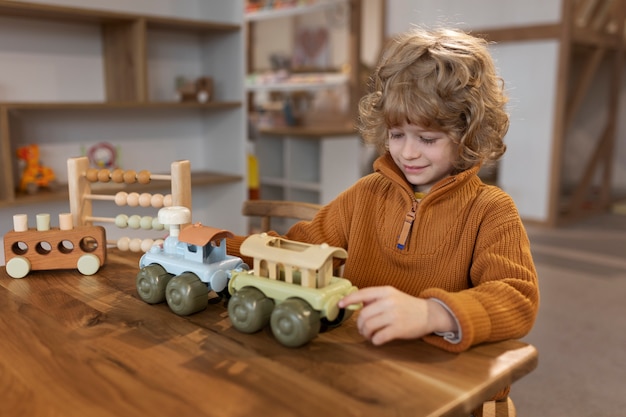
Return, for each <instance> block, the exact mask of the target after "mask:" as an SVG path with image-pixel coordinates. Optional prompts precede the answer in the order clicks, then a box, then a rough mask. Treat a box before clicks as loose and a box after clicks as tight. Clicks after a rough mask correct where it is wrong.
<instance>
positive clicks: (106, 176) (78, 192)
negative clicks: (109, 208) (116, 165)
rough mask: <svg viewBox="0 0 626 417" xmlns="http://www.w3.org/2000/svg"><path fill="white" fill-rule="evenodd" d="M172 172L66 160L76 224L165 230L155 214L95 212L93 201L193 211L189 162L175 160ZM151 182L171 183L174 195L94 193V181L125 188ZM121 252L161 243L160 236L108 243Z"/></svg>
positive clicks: (139, 250) (138, 250) (147, 248)
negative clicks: (182, 208) (95, 165)
mask: <svg viewBox="0 0 626 417" xmlns="http://www.w3.org/2000/svg"><path fill="white" fill-rule="evenodd" d="M170 168H171V172H170V174H152V173H151V172H150V171H147V170H143V171H139V172H136V171H134V170H126V171H125V170H122V169H115V170H113V171H111V170H109V169H106V168H104V169H97V168H90V167H89V159H88V158H87V157H78V158H70V159H68V161H67V171H68V189H69V200H70V211H71V213H72V217H73V220H74V223H75V224H77V225H80V226H84V225H91V224H93V223H94V222H100V223H110V224H113V225H115V227H118V228H122V229H124V228H130V229H143V230H157V231H158V230H163V225H162V224H160V223H159V222H158V219H157V218H155V217H152V216H139V215H137V214H134V215H128V214H119V215H117V216H115V217H102V216H94V215H93V204H92V202H93V201H95V200H97V201H110V202H114V203H115V204H116V205H117V206H129V207H144V208H148V207H153V208H157V209H159V208H162V207H168V206H183V207H187V208H188V209H190V210H191V165H190V163H189V161H176V162H173V163H172V164H171V167H170ZM152 181H166V182H169V183H170V186H171V194H166V195H163V194H159V193H157V194H150V193H141V194H140V193H137V192H126V191H119V192H117V193H116V194H114V195H112V194H98V193H94V192H92V184H95V183H109V182H113V183H114V184H117V185H118V186H120V188H123V187H125V186H128V185H130V184H135V183H138V184H148V183H150V182H152ZM107 243H108V244H109V245H111V246H116V247H117V248H118V249H120V250H122V251H128V250H130V251H133V252H146V251H148V250H149V249H150V247H151V246H152V245H154V244H160V243H161V241H160V240H159V239H156V240H154V239H151V238H145V239H140V238H130V237H126V236H125V237H122V238H120V239H118V240H117V241H113V242H107Z"/></svg>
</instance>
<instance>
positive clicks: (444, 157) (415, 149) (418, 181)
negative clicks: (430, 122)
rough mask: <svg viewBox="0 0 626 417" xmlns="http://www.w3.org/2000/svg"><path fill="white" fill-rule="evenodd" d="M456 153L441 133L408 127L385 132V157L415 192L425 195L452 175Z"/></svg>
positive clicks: (451, 142) (395, 127)
mask: <svg viewBox="0 0 626 417" xmlns="http://www.w3.org/2000/svg"><path fill="white" fill-rule="evenodd" d="M456 149H457V145H456V144H455V143H454V141H453V140H452V138H451V137H450V136H448V135H447V134H445V133H442V132H438V131H433V130H429V129H425V128H423V127H421V126H418V125H414V124H409V123H404V124H403V125H401V126H394V127H392V128H391V129H389V153H390V154H391V157H392V158H393V160H394V162H395V163H396V165H397V166H398V168H400V170H401V171H402V172H403V173H404V176H405V177H406V179H407V180H408V181H409V183H411V184H413V185H414V186H415V190H416V191H420V192H428V191H430V188H431V187H432V186H433V185H434V184H435V183H436V182H437V181H439V180H441V179H443V178H445V177H447V176H448V175H450V174H451V173H452V171H453V170H454V166H453V164H452V162H453V161H454V155H455V151H456Z"/></svg>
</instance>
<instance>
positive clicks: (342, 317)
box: [321, 308, 354, 332]
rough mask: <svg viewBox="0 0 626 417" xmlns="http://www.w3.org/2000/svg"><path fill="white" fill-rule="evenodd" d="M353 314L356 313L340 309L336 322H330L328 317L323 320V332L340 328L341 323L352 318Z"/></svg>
mask: <svg viewBox="0 0 626 417" xmlns="http://www.w3.org/2000/svg"><path fill="white" fill-rule="evenodd" d="M352 313H354V310H348V309H345V308H342V309H339V314H338V315H337V317H336V318H335V319H334V320H329V319H328V318H327V317H324V318H322V321H321V322H322V328H321V331H323V332H325V331H326V330H330V329H333V328H335V327H337V326H339V325H340V324H341V323H343V322H344V321H346V320H348V319H349V318H350V317H352Z"/></svg>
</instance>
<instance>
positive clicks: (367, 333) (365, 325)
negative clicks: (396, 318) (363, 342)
mask: <svg viewBox="0 0 626 417" xmlns="http://www.w3.org/2000/svg"><path fill="white" fill-rule="evenodd" d="M361 313H365V314H359V317H358V318H357V328H358V329H359V333H360V334H361V335H362V336H363V337H365V338H366V339H371V338H372V337H373V336H374V335H375V334H376V333H377V332H379V331H381V330H382V329H384V328H385V327H388V326H389V325H390V324H391V323H390V321H389V315H388V314H387V313H386V311H384V310H378V309H370V308H369V307H367V311H365V309H364V311H362V312H361Z"/></svg>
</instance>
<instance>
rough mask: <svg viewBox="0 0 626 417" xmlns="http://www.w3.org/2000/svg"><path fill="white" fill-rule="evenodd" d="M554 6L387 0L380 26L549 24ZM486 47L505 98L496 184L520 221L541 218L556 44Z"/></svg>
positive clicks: (494, 0) (552, 0)
mask: <svg viewBox="0 0 626 417" xmlns="http://www.w3.org/2000/svg"><path fill="white" fill-rule="evenodd" d="M560 7H561V6H560V1H559V0H529V1H524V2H520V1H518V0H479V1H471V2H464V1H455V0H447V1H445V0H438V1H434V0H388V2H387V8H388V11H387V25H386V27H387V31H388V34H389V35H391V34H393V33H399V32H402V31H404V30H407V29H409V28H410V27H411V25H415V24H417V25H424V26H453V27H460V28H463V29H470V30H471V29H472V28H490V27H506V26H514V25H527V24H538V23H550V22H557V21H559V20H560ZM491 51H492V54H493V56H494V59H495V61H496V66H497V67H498V70H499V72H500V75H501V76H502V77H503V78H504V80H505V84H506V88H507V92H508V94H509V96H510V104H509V111H510V114H511V127H510V130H509V133H508V134H507V136H506V139H505V140H506V143H507V146H508V151H507V153H506V154H505V156H504V158H503V160H502V161H501V164H500V166H499V174H498V175H499V185H500V186H501V187H502V188H503V189H504V190H505V191H507V192H508V193H509V194H510V195H511V196H512V197H513V199H514V200H515V202H516V204H517V206H518V209H519V211H520V214H521V216H522V217H523V218H524V219H528V220H535V221H545V220H547V218H548V197H549V195H548V194H549V178H550V161H551V158H552V143H551V142H552V141H551V138H552V131H553V119H554V117H553V115H554V92H555V91H556V90H555V89H556V87H555V83H556V71H557V51H558V44H557V43H556V41H540V42H514V43H508V44H502V45H495V46H492V47H491ZM531 57H532V58H531ZM538 63H540V65H538ZM531 161H532V162H531ZM531 167H532V169H531Z"/></svg>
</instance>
